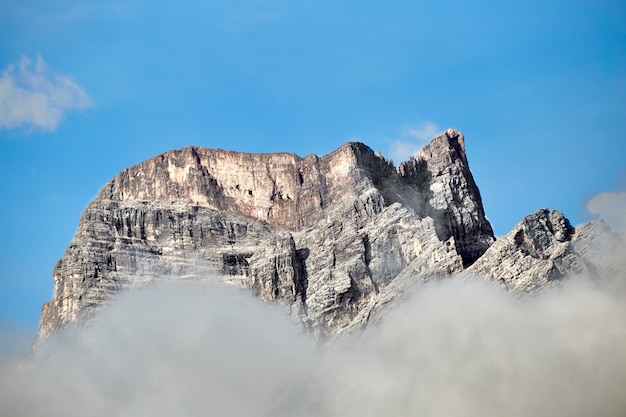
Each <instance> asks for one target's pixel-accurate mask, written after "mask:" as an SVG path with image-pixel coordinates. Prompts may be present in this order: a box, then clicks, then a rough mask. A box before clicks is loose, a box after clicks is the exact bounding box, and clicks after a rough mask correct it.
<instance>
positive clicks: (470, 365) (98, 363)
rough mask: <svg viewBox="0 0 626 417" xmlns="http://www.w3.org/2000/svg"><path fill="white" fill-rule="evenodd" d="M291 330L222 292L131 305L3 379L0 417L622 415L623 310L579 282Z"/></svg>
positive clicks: (480, 294)
mask: <svg viewBox="0 0 626 417" xmlns="http://www.w3.org/2000/svg"><path fill="white" fill-rule="evenodd" d="M619 279H623V276H622V277H619ZM287 316H288V314H286V312H284V311H282V309H281V307H277V306H275V305H274V306H271V305H267V304H263V303H261V302H260V301H259V300H257V299H256V298H254V297H252V296H251V295H250V294H248V293H245V292H243V291H240V290H237V289H234V288H228V287H224V286H214V285H213V286H207V285H200V284H185V285H159V286H155V287H153V288H150V289H146V290H143V291H138V292H131V293H127V294H124V295H122V296H120V297H119V298H118V299H117V301H115V302H114V303H112V304H110V305H109V306H108V307H107V308H105V309H104V310H102V311H101V313H100V314H98V315H97V316H96V317H95V319H94V320H92V321H91V323H90V324H89V326H88V327H86V328H82V329H80V328H71V329H67V330H66V331H65V332H63V333H61V334H58V335H56V336H55V337H52V338H50V339H49V340H48V341H47V342H46V343H45V344H43V345H41V346H40V347H39V349H38V350H36V351H35V354H34V355H32V357H30V358H28V359H25V360H23V361H21V362H20V363H14V362H9V363H6V362H5V363H4V365H1V366H2V369H1V370H0V414H2V415H13V416H24V415H48V416H52V417H55V416H59V417H60V416H63V417H72V416H102V415H115V416H128V417H130V416H133V417H135V416H171V415H185V416H205V415H216V416H229V415H232V416H234V415H245V416H277V417H280V416H346V415H348V416H357V415H358V416H363V417H367V416H381V415H390V416H398V417H401V416H415V415H428V416H447V417H449V416H464V417H467V416H470V417H471V416H481V417H482V416H487V417H488V416H502V415H507V416H529V415H533V416H567V417H571V416H590V415H593V416H595V417H601V416H623V415H625V411H626V397H624V395H623V393H624V392H626V357H625V356H624V352H626V297H625V294H624V293H623V292H616V291H614V290H612V291H606V290H604V289H602V288H600V287H598V286H597V285H593V284H592V283H591V282H590V281H586V280H584V279H578V280H575V279H573V280H571V281H569V282H568V283H567V284H566V285H564V286H563V287H562V288H560V289H558V290H557V291H551V292H545V293H543V294H542V295H540V296H538V297H534V298H527V299H518V298H514V297H511V296H510V295H508V294H506V293H504V292H503V290H502V289H501V288H499V287H496V286H494V285H490V284H488V283H484V282H478V281H472V280H455V279H449V280H445V281H442V282H438V283H433V284H430V285H428V286H425V287H422V288H421V289H419V290H417V291H416V293H415V294H414V295H413V296H412V297H410V298H409V299H408V300H407V301H405V302H404V303H402V304H401V305H399V306H397V307H396V308H394V309H393V310H391V311H389V314H388V315H387V316H386V317H385V319H384V321H383V322H382V323H381V324H380V325H379V326H377V327H374V328H370V329H368V330H367V331H366V332H364V333H363V334H360V335H354V336H351V337H346V338H344V339H341V340H339V341H338V342H336V343H334V344H332V345H329V346H326V347H314V346H313V345H312V344H311V342H310V340H309V338H308V336H307V335H306V334H304V333H303V331H302V330H301V328H300V327H298V326H296V325H295V324H294V323H292V322H291V321H290V320H289V319H288V318H287ZM0 364H2V361H0Z"/></svg>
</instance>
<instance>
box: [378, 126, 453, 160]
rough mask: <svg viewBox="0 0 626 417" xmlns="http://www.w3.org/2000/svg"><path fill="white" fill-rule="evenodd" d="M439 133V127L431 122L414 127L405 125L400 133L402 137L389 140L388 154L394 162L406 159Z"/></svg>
mask: <svg viewBox="0 0 626 417" xmlns="http://www.w3.org/2000/svg"><path fill="white" fill-rule="evenodd" d="M440 133H441V129H440V128H439V127H438V126H437V125H436V124H434V123H432V122H428V121H426V122H424V123H422V124H419V125H417V126H415V127H407V128H405V129H404V130H403V131H402V133H401V138H402V139H397V140H394V141H392V142H391V146H390V149H389V155H390V156H391V159H393V160H394V161H395V162H401V161H406V160H407V159H409V157H411V156H414V155H415V154H416V153H418V152H419V150H420V149H421V148H422V146H424V145H425V144H426V143H427V142H428V141H429V140H431V139H433V138H434V137H436V136H437V135H438V134H440Z"/></svg>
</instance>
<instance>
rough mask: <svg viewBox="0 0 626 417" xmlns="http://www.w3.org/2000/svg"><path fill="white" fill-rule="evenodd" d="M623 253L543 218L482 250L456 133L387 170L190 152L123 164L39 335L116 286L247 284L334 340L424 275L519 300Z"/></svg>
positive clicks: (362, 158) (60, 276) (73, 251)
mask: <svg viewBox="0 0 626 417" xmlns="http://www.w3.org/2000/svg"><path fill="white" fill-rule="evenodd" d="M494 242H495V243H494ZM621 244H622V243H621V241H620V239H619V237H618V236H617V235H615V234H612V233H611V232H610V230H608V227H607V226H606V225H605V224H604V223H602V222H592V223H589V224H586V225H583V226H580V227H577V228H576V229H574V228H573V227H572V226H571V225H570V223H569V221H568V220H567V219H566V218H565V217H564V216H563V214H562V213H561V212H558V211H555V210H548V209H541V210H539V211H537V212H536V213H534V214H531V215H529V216H527V217H525V218H524V219H523V220H522V221H521V222H520V223H519V224H517V225H516V226H515V227H514V228H513V230H512V231H511V232H510V233H508V234H507V235H505V236H503V237H501V238H499V239H498V240H497V241H495V239H494V236H493V232H492V229H491V225H490V224H489V222H488V221H487V219H486V217H485V213H484V210H483V207H482V202H481V197H480V193H479V191H478V188H477V186H476V184H475V182H474V179H473V176H472V173H471V172H470V169H469V165H468V162H467V156H466V154H465V142H464V138H463V135H462V134H461V133H460V132H458V131H456V130H453V129H449V130H447V131H446V132H445V133H444V134H442V135H440V136H438V137H436V138H435V139H433V140H432V141H431V142H430V143H429V144H427V145H426V146H425V147H424V148H423V149H422V150H421V151H420V152H419V153H418V154H417V155H416V157H413V158H411V159H409V160H408V161H406V162H402V163H400V164H399V165H398V166H397V167H395V166H394V165H393V163H392V162H391V161H388V160H386V159H384V158H383V157H382V155H380V154H378V153H374V152H373V151H372V150H371V149H370V148H368V147H367V146H365V145H363V144H361V143H346V144H345V145H343V146H341V147H340V148H339V149H337V150H336V151H334V152H331V153H330V154H328V155H324V156H322V157H318V156H316V155H309V156H307V157H305V158H300V157H298V156H296V155H294V154H288V153H278V154H247V153H240V152H231V151H224V150H219V149H205V148H199V147H188V148H184V149H181V150H178V151H170V152H166V153H164V154H162V155H159V156H157V157H155V158H152V159H150V160H148V161H146V162H143V163H141V164H139V165H136V166H134V167H131V168H128V169H125V170H124V171H122V172H121V173H119V174H118V175H117V176H115V178H113V179H112V180H111V181H110V182H109V183H108V184H107V185H106V186H105V187H104V188H103V189H102V191H101V192H100V194H99V195H98V197H97V198H96V199H95V200H94V201H92V202H91V203H90V204H89V205H88V207H87V208H86V209H85V211H84V213H83V215H82V218H81V219H80V222H79V225H78V231H77V233H76V235H75V237H74V240H73V241H72V242H71V243H70V245H69V246H68V248H67V251H66V253H65V255H64V257H63V258H62V259H61V260H59V262H58V263H57V265H56V267H55V269H54V273H53V277H54V286H55V291H54V295H53V297H52V299H51V300H50V301H49V302H47V303H45V304H44V306H43V309H42V315H41V323H40V328H39V336H40V337H45V336H46V335H48V334H50V333H51V332H53V331H56V330H58V329H60V328H62V327H64V326H65V325H67V324H69V323H72V322H76V321H80V320H84V319H86V318H88V317H90V316H91V315H93V314H94V313H95V312H97V311H98V310H99V309H100V308H101V307H102V306H103V305H104V304H106V303H107V302H108V301H109V300H111V299H112V298H113V296H114V295H115V294H116V293H118V292H120V291H124V290H127V289H130V288H134V287H141V286H144V285H148V284H150V283H153V282H155V281H158V280H164V279H168V280H170V279H193V280H219V281H223V282H227V283H231V284H235V285H238V286H242V287H246V288H249V289H251V290H252V291H254V293H255V294H256V295H257V296H258V297H260V298H261V299H263V300H265V301H271V302H276V303H280V304H282V305H284V306H287V307H288V308H289V310H290V312H291V314H292V316H293V317H294V319H295V320H298V321H300V322H301V323H302V324H303V325H304V326H305V327H306V328H308V329H309V330H310V331H311V333H312V334H313V335H315V336H316V337H317V338H319V339H326V338H333V337H335V336H336V335H338V334H340V333H342V332H346V331H350V330H353V329H358V328H362V327H363V326H365V325H366V324H367V323H370V322H376V321H377V320H379V319H380V318H381V317H382V316H384V311H385V310H386V307H387V306H388V305H390V303H391V302H392V301H394V300H397V299H398V298H401V297H402V296H403V294H405V293H407V292H409V291H410V290H412V289H413V288H414V287H415V286H416V285H420V284H421V283H423V282H426V281H428V280H430V279H439V278H441V277H451V276H458V275H461V276H468V275H472V276H473V275H478V276H482V277H485V278H487V279H490V280H496V281H498V282H500V283H501V284H502V285H504V286H505V287H506V288H507V289H508V290H510V291H511V292H513V293H517V294H529V293H533V292H536V291H538V290H539V289H541V288H544V287H546V286H554V285H557V284H558V283H559V282H561V280H562V279H563V278H564V277H567V276H571V275H575V274H580V273H584V274H586V275H588V276H592V277H606V276H610V275H611V274H615V273H616V272H617V270H618V269H619V267H617V266H616V265H618V263H616V262H615V260H621V259H622V256H621V255H619V249H617V248H619V247H620V245H621ZM621 262H622V264H623V261H621ZM620 265H621V264H620ZM622 269H623V266H622Z"/></svg>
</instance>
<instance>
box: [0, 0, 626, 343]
mask: <svg viewBox="0 0 626 417" xmlns="http://www.w3.org/2000/svg"><path fill="white" fill-rule="evenodd" d="M504 3H505V2H496V1H481V0H478V1H471V2H470V1H446V0H444V1H438V2H423V1H396V0H387V1H333V2H331V1H326V0H318V1H286V0H285V1H279V0H276V1H273V0H249V1H232V0H231V1H208V2H192V1H179V2H175V3H173V2H161V1H151V2H148V1H139V0H125V1H106V2H105V1H92V0H82V1H76V0H60V1H56V2H52V3H51V2H49V1H34V0H20V1H16V0H6V1H3V2H1V3H0V71H1V72H0V166H1V168H0V169H1V172H0V178H1V179H0V193H1V194H0V195H2V204H1V205H0V218H1V219H2V220H3V230H4V238H3V239H2V240H0V242H1V243H0V244H1V245H2V246H1V247H0V260H1V261H2V268H0V283H1V284H2V287H1V288H2V290H1V291H0V326H2V327H10V326H20V327H26V328H27V329H29V330H32V331H33V332H34V330H35V329H36V326H37V321H38V317H39V310H40V308H41V304H42V303H43V302H44V301H46V300H48V299H49V298H50V296H51V295H52V288H53V285H52V270H53V268H54V264H55V262H56V261H57V260H58V259H59V258H60V257H62V256H63V253H64V251H65V247H66V246H67V244H68V243H69V242H70V241H71V239H72V236H73V234H74V232H75V231H76V228H77V223H78V220H79V218H80V215H81V213H82V211H83V209H84V208H85V206H86V205H87V203H88V202H89V201H90V200H92V199H93V198H95V196H96V195H97V194H98V191H99V190H100V188H101V187H102V186H104V184H105V183H106V182H107V181H108V180H109V179H111V178H112V177H113V176H114V175H115V174H117V173H118V172H119V171H121V170H122V169H124V168H126V167H128V166H131V165H134V164H137V163H140V162H142V161H144V160H146V159H148V158H150V157H153V156H156V155H158V154H160V153H162V152H165V151H167V150H170V149H178V148H181V147H184V146H188V145H197V146H203V147H211V148H224V149H230V150H237V151H245V152H276V151H284V152H293V153H296V154H298V155H300V156H306V155H308V154H310V153H316V154H318V155H322V154H325V153H327V152H330V151H332V150H334V149H336V148H337V147H339V146H340V145H341V144H342V143H344V142H346V141H353V140H358V141H362V142H364V143H366V144H367V145H368V146H370V147H371V148H372V149H374V150H375V151H378V150H380V151H381V152H382V153H383V154H384V155H385V156H386V157H388V158H392V159H394V161H396V162H400V161H401V160H403V159H406V158H408V156H409V155H410V154H411V153H414V152H416V151H417V150H419V148H420V147H421V146H422V145H423V144H424V143H425V142H426V141H427V140H428V139H430V138H432V137H433V136H435V135H436V134H437V133H439V132H441V131H444V130H445V129H447V128H448V127H453V128H456V129H459V130H461V131H462V132H463V133H464V134H465V140H466V148H467V153H468V159H469V163H470V167H471V168H472V172H473V173H474V176H475V179H476V182H477V184H478V187H479V188H480V190H481V194H482V197H483V203H484V206H485V210H486V213H487V216H488V218H489V219H490V221H491V222H492V225H493V226H494V230H495V233H496V234H497V235H502V234H504V233H506V232H508V231H509V230H510V229H511V228H512V227H513V226H514V225H515V224H516V223H517V222H518V221H520V220H521V219H522V218H523V217H524V216H525V215H527V214H530V213H532V212H534V211H536V210H537V209H539V208H541V207H548V208H551V209H558V210H561V211H563V212H564V213H565V215H566V216H567V217H568V218H569V219H570V220H571V221H572V223H573V224H579V223H582V222H584V221H588V220H590V219H592V218H594V217H595V215H596V214H605V213H606V215H605V217H608V218H610V220H611V221H612V222H613V224H617V225H618V227H619V224H622V225H623V223H620V222H623V220H624V207H625V206H626V194H625V192H626V162H625V160H624V157H625V155H626V145H625V142H626V141H625V140H624V139H625V138H624V132H626V3H625V2H624V1H611V0H606V1H605V0H596V1H591V0H589V1H580V0H573V1H549V2H546V1H536V0H528V1H524V2H510V4H504ZM589 201H593V203H592V204H590V205H589V208H588V207H587V206H588V202H589ZM590 211H591V213H590Z"/></svg>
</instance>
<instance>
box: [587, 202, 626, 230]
mask: <svg viewBox="0 0 626 417" xmlns="http://www.w3.org/2000/svg"><path fill="white" fill-rule="evenodd" d="M587 210H588V211H589V213H591V214H595V215H597V216H600V217H601V218H602V219H604V221H606V222H607V223H608V224H609V226H610V227H611V229H613V230H614V231H616V232H626V192H619V193H611V192H606V193H600V194H598V195H596V196H595V197H593V198H591V199H590V200H589V201H588V202H587Z"/></svg>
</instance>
